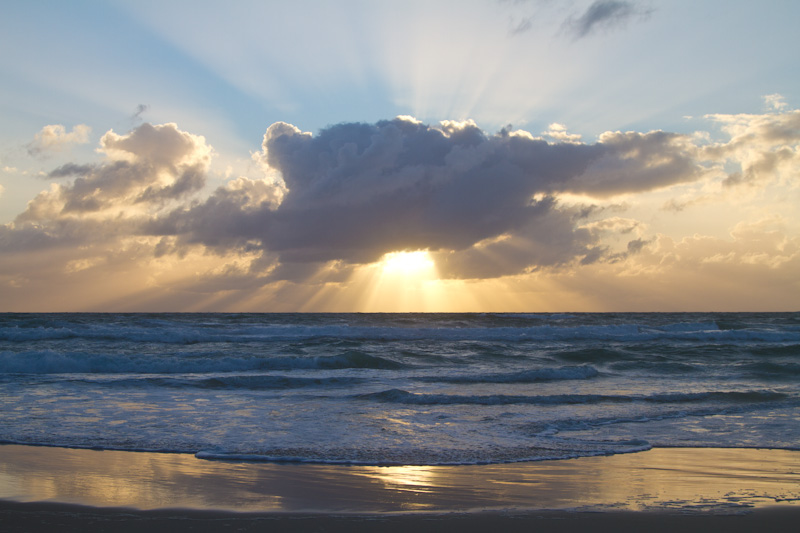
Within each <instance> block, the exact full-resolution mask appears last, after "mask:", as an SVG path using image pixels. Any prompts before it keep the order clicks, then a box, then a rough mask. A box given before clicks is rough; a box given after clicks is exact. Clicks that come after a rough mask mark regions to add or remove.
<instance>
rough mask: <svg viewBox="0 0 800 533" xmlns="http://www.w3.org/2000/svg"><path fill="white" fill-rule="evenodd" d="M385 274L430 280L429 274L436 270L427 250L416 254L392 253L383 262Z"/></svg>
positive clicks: (384, 257)
mask: <svg viewBox="0 0 800 533" xmlns="http://www.w3.org/2000/svg"><path fill="white" fill-rule="evenodd" d="M381 263H382V265H383V267H382V268H383V273H384V274H388V275H402V276H409V277H412V276H413V277H425V278H430V276H429V275H428V274H430V273H431V271H434V270H435V266H434V263H433V259H431V256H430V254H428V252H427V251H426V250H418V251H416V252H390V253H388V254H386V255H384V256H383V259H382V260H381Z"/></svg>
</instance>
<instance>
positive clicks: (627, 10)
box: [564, 0, 652, 39]
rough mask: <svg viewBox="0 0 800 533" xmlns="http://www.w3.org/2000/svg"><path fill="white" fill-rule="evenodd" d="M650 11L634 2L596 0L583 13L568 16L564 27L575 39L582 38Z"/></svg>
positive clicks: (647, 14) (642, 16) (645, 15)
mask: <svg viewBox="0 0 800 533" xmlns="http://www.w3.org/2000/svg"><path fill="white" fill-rule="evenodd" d="M651 12H652V11H651V10H650V9H646V8H643V7H641V6H639V5H637V4H636V3H634V2H629V1H624V0H597V1H595V2H594V3H592V4H591V5H590V6H589V7H588V8H587V9H586V11H585V12H583V14H581V15H579V16H572V17H570V18H568V19H567V20H566V21H565V22H564V27H565V28H566V30H567V31H568V32H569V33H570V34H572V35H573V37H574V38H575V39H582V38H584V37H587V36H589V35H591V34H592V33H596V32H597V31H599V30H601V29H611V28H615V27H620V26H623V25H625V24H626V23H627V22H628V21H630V20H632V19H637V18H639V19H640V18H646V17H648V16H649V15H650V14H651Z"/></svg>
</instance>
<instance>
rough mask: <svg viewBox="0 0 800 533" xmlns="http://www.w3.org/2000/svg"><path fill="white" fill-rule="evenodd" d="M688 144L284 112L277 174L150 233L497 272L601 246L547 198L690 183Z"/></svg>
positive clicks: (271, 157)
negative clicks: (306, 126)
mask: <svg viewBox="0 0 800 533" xmlns="http://www.w3.org/2000/svg"><path fill="white" fill-rule="evenodd" d="M558 131H561V130H558ZM562 133H563V131H562ZM694 152H695V150H694V147H693V146H692V145H691V144H690V138H688V137H686V136H682V135H678V134H667V133H663V132H651V133H647V134H634V133H627V134H622V133H610V134H607V135H605V136H604V137H602V138H601V140H600V142H597V143H594V144H581V143H578V142H576V140H575V139H574V138H571V139H570V142H561V143H548V142H546V141H544V140H542V139H536V138H534V137H533V136H531V135H530V134H528V133H526V132H511V131H508V130H506V129H504V130H501V132H499V133H497V134H495V135H489V134H487V133H486V132H484V131H482V130H481V129H480V128H478V126H477V125H476V124H475V123H474V122H471V121H466V122H454V121H445V122H442V123H441V124H439V125H437V126H429V125H425V124H423V123H421V122H418V121H416V120H413V119H410V118H408V117H398V118H396V119H394V120H389V121H380V122H377V123H375V124H365V123H345V124H338V125H335V126H331V127H329V128H326V129H324V130H322V131H321V132H320V133H319V134H318V135H316V136H315V135H311V134H310V133H305V132H302V131H301V130H299V129H298V128H296V127H295V126H292V125H290V124H286V123H282V122H278V123H275V124H273V125H272V126H270V127H269V128H268V129H267V132H266V134H265V135H264V141H263V146H262V152H261V154H260V156H259V157H260V158H261V159H262V161H263V162H264V163H265V164H266V165H268V166H269V167H271V168H273V169H275V170H277V171H278V172H279V173H280V175H281V176H282V178H283V183H279V184H276V183H267V182H257V181H252V180H247V179H239V180H238V181H237V182H236V183H237V185H236V187H235V190H234V189H232V188H231V186H226V187H222V188H219V189H218V190H217V191H215V192H214V193H213V194H212V195H211V196H210V197H209V198H208V199H207V200H206V201H205V202H203V203H198V204H195V205H192V206H190V207H188V208H182V209H178V210H175V211H173V212H171V213H169V214H168V215H166V216H162V217H159V218H157V219H155V220H153V221H152V222H151V223H150V224H149V225H148V227H147V231H149V232H150V234H152V235H156V236H161V237H169V238H173V239H174V240H173V241H170V242H172V243H173V244H172V246H173V249H174V250H176V251H177V250H179V249H180V248H181V246H198V245H202V246H206V247H209V248H211V249H214V250H216V252H217V253H225V252H226V251H231V250H235V249H241V250H253V249H261V250H263V251H264V252H265V253H267V252H268V253H270V254H274V257H275V260H276V261H278V262H279V263H281V265H282V267H281V268H280V269H276V270H275V271H274V272H273V274H272V276H273V277H276V276H280V275H283V276H287V277H290V278H291V277H292V275H291V274H290V273H291V272H296V273H298V276H300V277H303V278H304V277H307V274H306V272H307V270H308V267H306V266H302V265H305V264H314V265H318V266H321V265H325V264H327V263H329V262H331V261H343V262H344V263H346V264H364V263H369V262H374V261H376V260H378V259H379V258H380V257H381V256H383V255H384V254H386V253H388V252H393V251H398V250H419V249H424V250H430V251H433V252H436V253H437V254H438V255H437V257H438V258H440V259H442V260H443V261H444V260H445V259H446V260H447V263H448V266H443V267H442V269H441V271H442V273H443V275H446V276H450V277H471V276H478V277H493V276H499V275H505V274H507V273H516V272H521V271H524V270H526V269H529V268H534V267H537V266H543V265H557V264H563V263H567V262H569V261H572V260H576V259H583V260H585V259H586V257H588V256H589V255H590V254H592V255H593V256H597V254H598V249H597V247H596V242H595V241H596V240H597V239H596V237H595V236H594V234H593V233H592V232H589V231H586V230H582V229H580V228H577V227H576V222H575V221H576V220H578V219H579V218H581V217H583V216H585V213H583V211H582V210H581V209H573V208H567V207H563V206H560V205H559V203H558V201H557V200H556V196H555V195H557V194H559V193H565V192H566V193H583V194H591V195H594V196H596V197H598V198H602V197H607V196H612V195H615V194H621V193H630V192H636V191H643V190H651V189H655V188H660V187H666V186H669V185H672V184H676V183H681V182H685V181H692V180H696V179H699V177H701V176H702V175H703V169H702V168H701V167H700V166H699V165H697V163H696V162H694V161H693V159H692V156H693V155H694ZM245 191H247V192H246V193H245ZM491 256H496V257H502V258H503V260H502V261H493V262H492V261H489V259H488V258H489V257H491ZM480 258H484V259H486V260H482V259H480ZM490 264H492V265H494V266H493V267H490ZM287 265H290V266H288V267H287Z"/></svg>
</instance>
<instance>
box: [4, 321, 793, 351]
mask: <svg viewBox="0 0 800 533" xmlns="http://www.w3.org/2000/svg"><path fill="white" fill-rule="evenodd" d="M422 323H423V322H420V321H415V322H411V323H410V324H408V325H380V326H375V325H349V324H345V323H338V322H337V323H334V324H323V325H319V324H317V325H309V324H263V325H262V324H238V323H226V322H219V323H187V322H185V321H184V322H171V323H170V322H164V321H148V322H143V323H139V324H135V323H134V324H130V323H119V322H107V323H69V322H67V323H62V322H59V323H56V324H49V325H38V326H35V327H31V326H30V324H28V325H24V326H20V325H12V326H4V327H0V341H6V342H31V341H55V340H66V339H86V340H95V341H114V342H119V341H128V342H146V343H158V344H198V343H263V342H270V341H300V340H308V339H319V338H331V339H353V340H384V341H386V340H389V341H391V340H439V341H442V340H443V341H460V340H476V341H506V342H514V341H569V342H571V343H575V342H580V341H611V342H616V341H618V342H647V341H654V340H669V341H682V340H683V341H692V342H709V343H720V342H721V343H734V344H736V343H743V342H747V343H752V342H780V343H794V344H800V330H798V329H792V328H783V329H728V330H723V329H720V328H719V327H718V326H717V324H716V323H715V322H700V323H694V322H691V323H674V324H666V325H659V326H653V325H648V324H646V323H641V324H636V323H631V324H583V325H567V324H553V323H544V324H542V323H540V322H537V324H536V325H527V323H522V324H520V325H516V326H508V325H499V326H494V325H492V326H487V325H482V326H481V327H475V326H472V325H467V324H465V325H461V326H458V327H452V326H444V327H423V326H420V324H422ZM600 355H602V354H600ZM578 356H579V355H578Z"/></svg>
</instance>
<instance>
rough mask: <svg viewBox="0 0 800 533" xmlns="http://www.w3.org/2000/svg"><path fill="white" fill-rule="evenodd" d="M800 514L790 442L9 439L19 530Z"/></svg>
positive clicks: (4, 460) (633, 524)
mask: <svg viewBox="0 0 800 533" xmlns="http://www.w3.org/2000/svg"><path fill="white" fill-rule="evenodd" d="M798 518H800V452H798V451H791V450H765V449H716V448H694V449H691V448H656V449H652V450H650V451H646V452H641V453H633V454H622V455H615V456H604V457H583V458H577V459H570V460H558V461H535V462H523V463H509V464H493V465H461V466H397V467H378V466H342V465H322V464H276V463H252V462H251V463H247V462H223V461H207V460H202V459H198V458H196V457H194V456H193V455H190V454H175V453H148V452H126V451H114V450H104V451H99V450H87V449H68V448H55V447H42V446H19V445H4V446H2V447H0V521H2V523H3V527H4V530H6V531H30V530H33V529H42V528H54V527H59V528H60V530H62V531H78V530H80V531H105V530H111V529H113V530H114V531H140V530H142V529H145V528H146V529H148V530H151V531H166V530H172V531H175V530H181V531H221V530H280V531H340V530H341V531H345V530H347V531H370V530H375V529H380V530H382V531H401V530H402V531H405V530H408V529H409V528H413V529H415V530H418V531H438V530H444V529H451V528H453V527H458V528H459V529H461V530H466V531H485V530H487V529H490V528H502V529H503V530H505V531H522V530H530V529H531V528H536V529H539V530H546V531H582V530H589V529H592V530H594V531H597V530H600V531H603V530H609V531H611V530H615V531H634V530H641V529H644V528H647V529H649V530H651V531H668V530H669V531H674V530H675V529H676V528H681V527H682V528H690V529H697V530H700V529H701V528H702V529H705V530H707V529H708V528H716V529H721V528H724V530H726V531H752V530H754V529H756V528H769V529H771V530H774V531H788V530H790V529H791V526H792V525H796V523H797V519H798Z"/></svg>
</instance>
